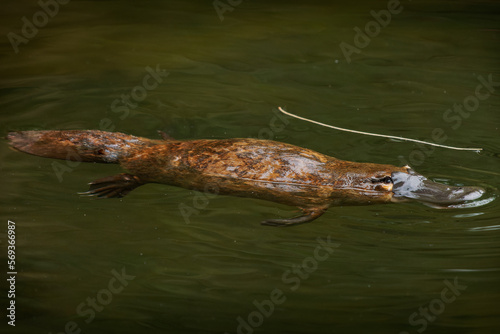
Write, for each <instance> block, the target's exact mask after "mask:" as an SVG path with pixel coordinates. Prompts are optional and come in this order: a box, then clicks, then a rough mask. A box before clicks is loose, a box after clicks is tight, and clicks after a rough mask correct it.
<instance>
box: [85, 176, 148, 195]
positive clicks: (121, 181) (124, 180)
mask: <svg viewBox="0 0 500 334" xmlns="http://www.w3.org/2000/svg"><path fill="white" fill-rule="evenodd" d="M143 184H144V182H142V181H141V179H139V177H137V176H135V175H131V174H126V173H122V174H118V175H113V176H107V177H103V178H102V179H99V180H95V181H92V182H90V183H89V185H90V189H89V191H86V192H83V193H80V195H84V196H96V197H99V198H120V197H123V196H125V195H127V194H128V193H129V192H131V191H132V190H134V189H135V188H137V187H139V186H141V185H143Z"/></svg>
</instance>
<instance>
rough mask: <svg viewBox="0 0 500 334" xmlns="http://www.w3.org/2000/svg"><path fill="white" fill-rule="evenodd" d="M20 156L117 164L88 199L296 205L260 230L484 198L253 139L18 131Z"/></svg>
mask: <svg viewBox="0 0 500 334" xmlns="http://www.w3.org/2000/svg"><path fill="white" fill-rule="evenodd" d="M7 139H8V140H9V142H10V145H11V146H12V147H13V148H14V149H16V150H19V151H21V152H26V153H29V154H33V155H37V156H41V157H47V158H55V159H69V160H75V159H76V160H79V161H85V162H101V163H117V164H120V165H121V166H122V167H123V168H125V169H126V170H127V171H128V172H129V174H118V175H114V176H110V177H105V178H102V179H99V180H96V181H93V182H91V183H90V189H89V191H87V192H86V193H85V194H87V195H91V196H97V197H100V198H112V197H123V196H125V195H126V194H128V193H129V192H130V191H132V190H133V189H135V188H137V187H138V186H141V185H143V184H145V183H163V184H168V185H173V186H177V187H182V188H187V189H194V190H198V191H207V190H208V188H210V187H211V188H212V189H214V188H215V190H216V191H214V192H216V193H218V194H220V195H232V196H240V197H251V198H259V199H264V200H268V201H273V202H277V203H282V204H287V205H291V206H296V207H298V208H300V209H301V210H302V214H301V215H300V216H297V217H293V218H287V219H270V220H266V221H263V222H262V224H263V225H272V226H289V225H296V224H301V223H306V222H310V221H312V220H314V219H316V218H318V217H320V216H321V215H322V214H323V213H324V212H325V211H326V210H327V209H328V208H329V207H331V206H339V205H366V204H377V203H391V202H401V201H405V200H417V201H421V202H424V203H427V204H433V205H440V206H446V205H450V204H456V203H462V202H465V201H472V200H475V199H478V198H479V197H481V196H482V195H483V193H484V189H482V188H480V187H453V186H448V185H444V184H439V183H435V182H432V181H430V180H429V179H427V178H425V177H424V176H422V175H419V174H417V173H416V172H415V171H413V170H412V169H411V168H410V167H408V166H405V167H396V166H392V165H382V164H372V163H358V162H349V161H343V160H339V159H336V158H333V157H330V156H327V155H324V154H321V153H318V152H315V151H312V150H309V149H306V148H301V147H298V146H294V145H289V144H285V143H280V142H276V141H270V140H258V139H223V140H209V139H205V140H173V139H171V138H169V137H168V136H164V139H163V140H152V139H147V138H141V137H134V136H130V135H126V134H123V133H112V132H104V131H98V130H81V131H80V130H69V131H19V132H10V133H9V134H8V136H7Z"/></svg>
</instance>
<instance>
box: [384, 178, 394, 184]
mask: <svg viewBox="0 0 500 334" xmlns="http://www.w3.org/2000/svg"><path fill="white" fill-rule="evenodd" d="M382 182H384V183H387V184H389V183H392V177H390V176H386V177H384V178H383V179H382Z"/></svg>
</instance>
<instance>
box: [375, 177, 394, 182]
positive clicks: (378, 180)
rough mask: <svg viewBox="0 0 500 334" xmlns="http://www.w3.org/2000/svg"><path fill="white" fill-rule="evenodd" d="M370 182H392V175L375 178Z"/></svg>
mask: <svg viewBox="0 0 500 334" xmlns="http://www.w3.org/2000/svg"><path fill="white" fill-rule="evenodd" d="M372 183H387V184H389V183H392V177H390V176H386V177H381V178H377V179H372Z"/></svg>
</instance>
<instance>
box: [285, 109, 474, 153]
mask: <svg viewBox="0 0 500 334" xmlns="http://www.w3.org/2000/svg"><path fill="white" fill-rule="evenodd" d="M278 109H279V110H280V111H281V112H282V113H283V114H285V115H288V116H291V117H295V118H298V119H301V120H303V121H306V122H310V123H314V124H318V125H321V126H325V127H327V128H332V129H335V130H339V131H346V132H352V133H357V134H360V135H366V136H374V137H384V138H391V139H397V140H404V141H412V142H415V143H420V144H425V145H432V146H437V147H443V148H449V149H450V150H459V151H482V150H483V149H482V148H475V147H454V146H447V145H441V144H436V143H430V142H426V141H423V140H417V139H411V138H404V137H398V136H389V135H381V134H378V133H371V132H364V131H357V130H350V129H344V128H339V127H337V126H333V125H329V124H325V123H321V122H318V121H314V120H312V119H308V118H305V117H301V116H297V115H294V114H292V113H289V112H288V111H285V110H283V108H281V107H278Z"/></svg>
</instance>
